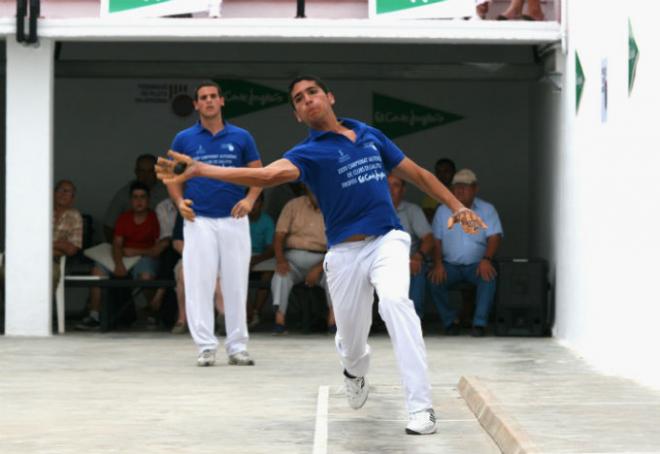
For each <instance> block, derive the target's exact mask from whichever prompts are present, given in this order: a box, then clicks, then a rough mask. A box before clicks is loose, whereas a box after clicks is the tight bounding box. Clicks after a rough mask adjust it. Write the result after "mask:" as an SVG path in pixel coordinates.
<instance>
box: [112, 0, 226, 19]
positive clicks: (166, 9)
mask: <svg viewBox="0 0 660 454" xmlns="http://www.w3.org/2000/svg"><path fill="white" fill-rule="evenodd" d="M212 3H213V1H212V0H101V17H162V16H170V15H172V14H188V13H197V12H199V11H208V10H209V7H210V6H211V4H212ZM216 3H218V4H219V3H220V0H216Z"/></svg>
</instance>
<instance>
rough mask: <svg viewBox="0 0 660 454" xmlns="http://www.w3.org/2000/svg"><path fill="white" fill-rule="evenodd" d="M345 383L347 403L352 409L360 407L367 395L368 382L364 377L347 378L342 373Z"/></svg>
mask: <svg viewBox="0 0 660 454" xmlns="http://www.w3.org/2000/svg"><path fill="white" fill-rule="evenodd" d="M344 383H345V384H346V399H347V400H348V405H350V407H351V408H352V409H354V410H357V409H358V408H362V406H363V405H364V403H365V402H366V401H367V397H369V382H368V381H367V378H366V377H355V378H349V377H347V376H346V375H344Z"/></svg>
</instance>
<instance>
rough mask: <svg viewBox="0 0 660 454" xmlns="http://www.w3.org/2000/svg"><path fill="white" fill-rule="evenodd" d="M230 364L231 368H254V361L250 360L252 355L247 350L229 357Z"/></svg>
mask: <svg viewBox="0 0 660 454" xmlns="http://www.w3.org/2000/svg"><path fill="white" fill-rule="evenodd" d="M228 362H229V365H230V366H254V360H253V359H252V358H250V354H249V353H248V352H246V351H245V350H243V351H242V352H238V353H234V354H233V355H229V361H228Z"/></svg>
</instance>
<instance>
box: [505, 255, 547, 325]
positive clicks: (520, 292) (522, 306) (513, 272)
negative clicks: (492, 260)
mask: <svg viewBox="0 0 660 454" xmlns="http://www.w3.org/2000/svg"><path fill="white" fill-rule="evenodd" d="M548 290H549V286H548V263H547V262H546V261H545V260H542V259H504V260H499V261H498V282H497V293H496V295H495V334H496V335H497V336H545V335H549V334H550V325H551V315H550V307H549V303H548Z"/></svg>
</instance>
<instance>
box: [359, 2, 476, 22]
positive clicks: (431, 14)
mask: <svg viewBox="0 0 660 454" xmlns="http://www.w3.org/2000/svg"><path fill="white" fill-rule="evenodd" d="M474 12H475V9H474V0H369V18H374V17H396V18H406V19H423V18H429V19H430V18H450V17H467V16H472V15H474Z"/></svg>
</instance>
